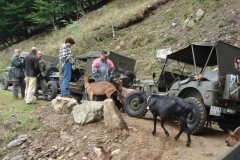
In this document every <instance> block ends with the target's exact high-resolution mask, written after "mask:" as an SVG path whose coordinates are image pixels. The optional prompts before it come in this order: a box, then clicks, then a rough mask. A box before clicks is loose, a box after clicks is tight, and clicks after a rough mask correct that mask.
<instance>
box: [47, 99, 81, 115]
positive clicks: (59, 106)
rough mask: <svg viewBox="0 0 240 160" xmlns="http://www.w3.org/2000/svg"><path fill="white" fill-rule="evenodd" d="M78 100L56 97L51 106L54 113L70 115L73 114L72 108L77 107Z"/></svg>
mask: <svg viewBox="0 0 240 160" xmlns="http://www.w3.org/2000/svg"><path fill="white" fill-rule="evenodd" d="M77 104H78V102H77V100H75V99H73V98H65V97H60V96H58V97H56V98H55V99H53V100H52V101H51V106H52V107H53V111H54V112H55V113H58V114H69V113H71V112H72V108H73V107H74V106H75V105H77Z"/></svg>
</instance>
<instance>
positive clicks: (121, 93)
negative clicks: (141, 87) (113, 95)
mask: <svg viewBox="0 0 240 160" xmlns="http://www.w3.org/2000/svg"><path fill="white" fill-rule="evenodd" d="M123 78H128V77H126V76H123V77H119V78H114V80H113V81H114V83H115V87H116V89H117V90H118V98H119V100H120V102H121V103H122V104H123V102H124V100H125V99H126V97H127V95H128V94H130V93H132V92H135V91H136V90H134V89H130V88H125V87H123V86H122V85H123V82H122V79H123Z"/></svg>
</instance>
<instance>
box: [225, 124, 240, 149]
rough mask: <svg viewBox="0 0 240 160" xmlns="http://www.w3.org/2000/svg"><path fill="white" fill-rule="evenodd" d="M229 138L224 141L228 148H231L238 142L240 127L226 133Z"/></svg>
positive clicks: (239, 139)
mask: <svg viewBox="0 0 240 160" xmlns="http://www.w3.org/2000/svg"><path fill="white" fill-rule="evenodd" d="M228 132H229V134H230V136H229V137H228V138H227V139H226V140H225V142H226V143H227V146H228V147H233V146H234V145H235V144H237V143H238V142H239V141H240V127H237V128H236V129H235V131H234V132H233V131H230V130H229V131H228Z"/></svg>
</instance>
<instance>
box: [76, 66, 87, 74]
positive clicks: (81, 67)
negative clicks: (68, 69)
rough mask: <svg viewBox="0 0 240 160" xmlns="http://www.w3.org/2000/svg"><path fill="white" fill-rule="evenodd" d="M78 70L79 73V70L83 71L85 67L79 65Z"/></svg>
mask: <svg viewBox="0 0 240 160" xmlns="http://www.w3.org/2000/svg"><path fill="white" fill-rule="evenodd" d="M78 70H79V71H80V73H81V72H85V70H86V67H84V66H79V68H78Z"/></svg>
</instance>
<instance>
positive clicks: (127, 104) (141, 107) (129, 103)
mask: <svg viewBox="0 0 240 160" xmlns="http://www.w3.org/2000/svg"><path fill="white" fill-rule="evenodd" d="M136 93H137V92H132V93H130V94H129V95H128V96H127V97H126V99H125V101H124V108H125V110H126V112H127V114H128V115H129V116H131V117H138V118H140V117H143V116H144V115H145V114H146V113H147V107H146V106H147V104H146V103H145V102H143V103H141V104H139V103H138V96H137V95H136Z"/></svg>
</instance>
